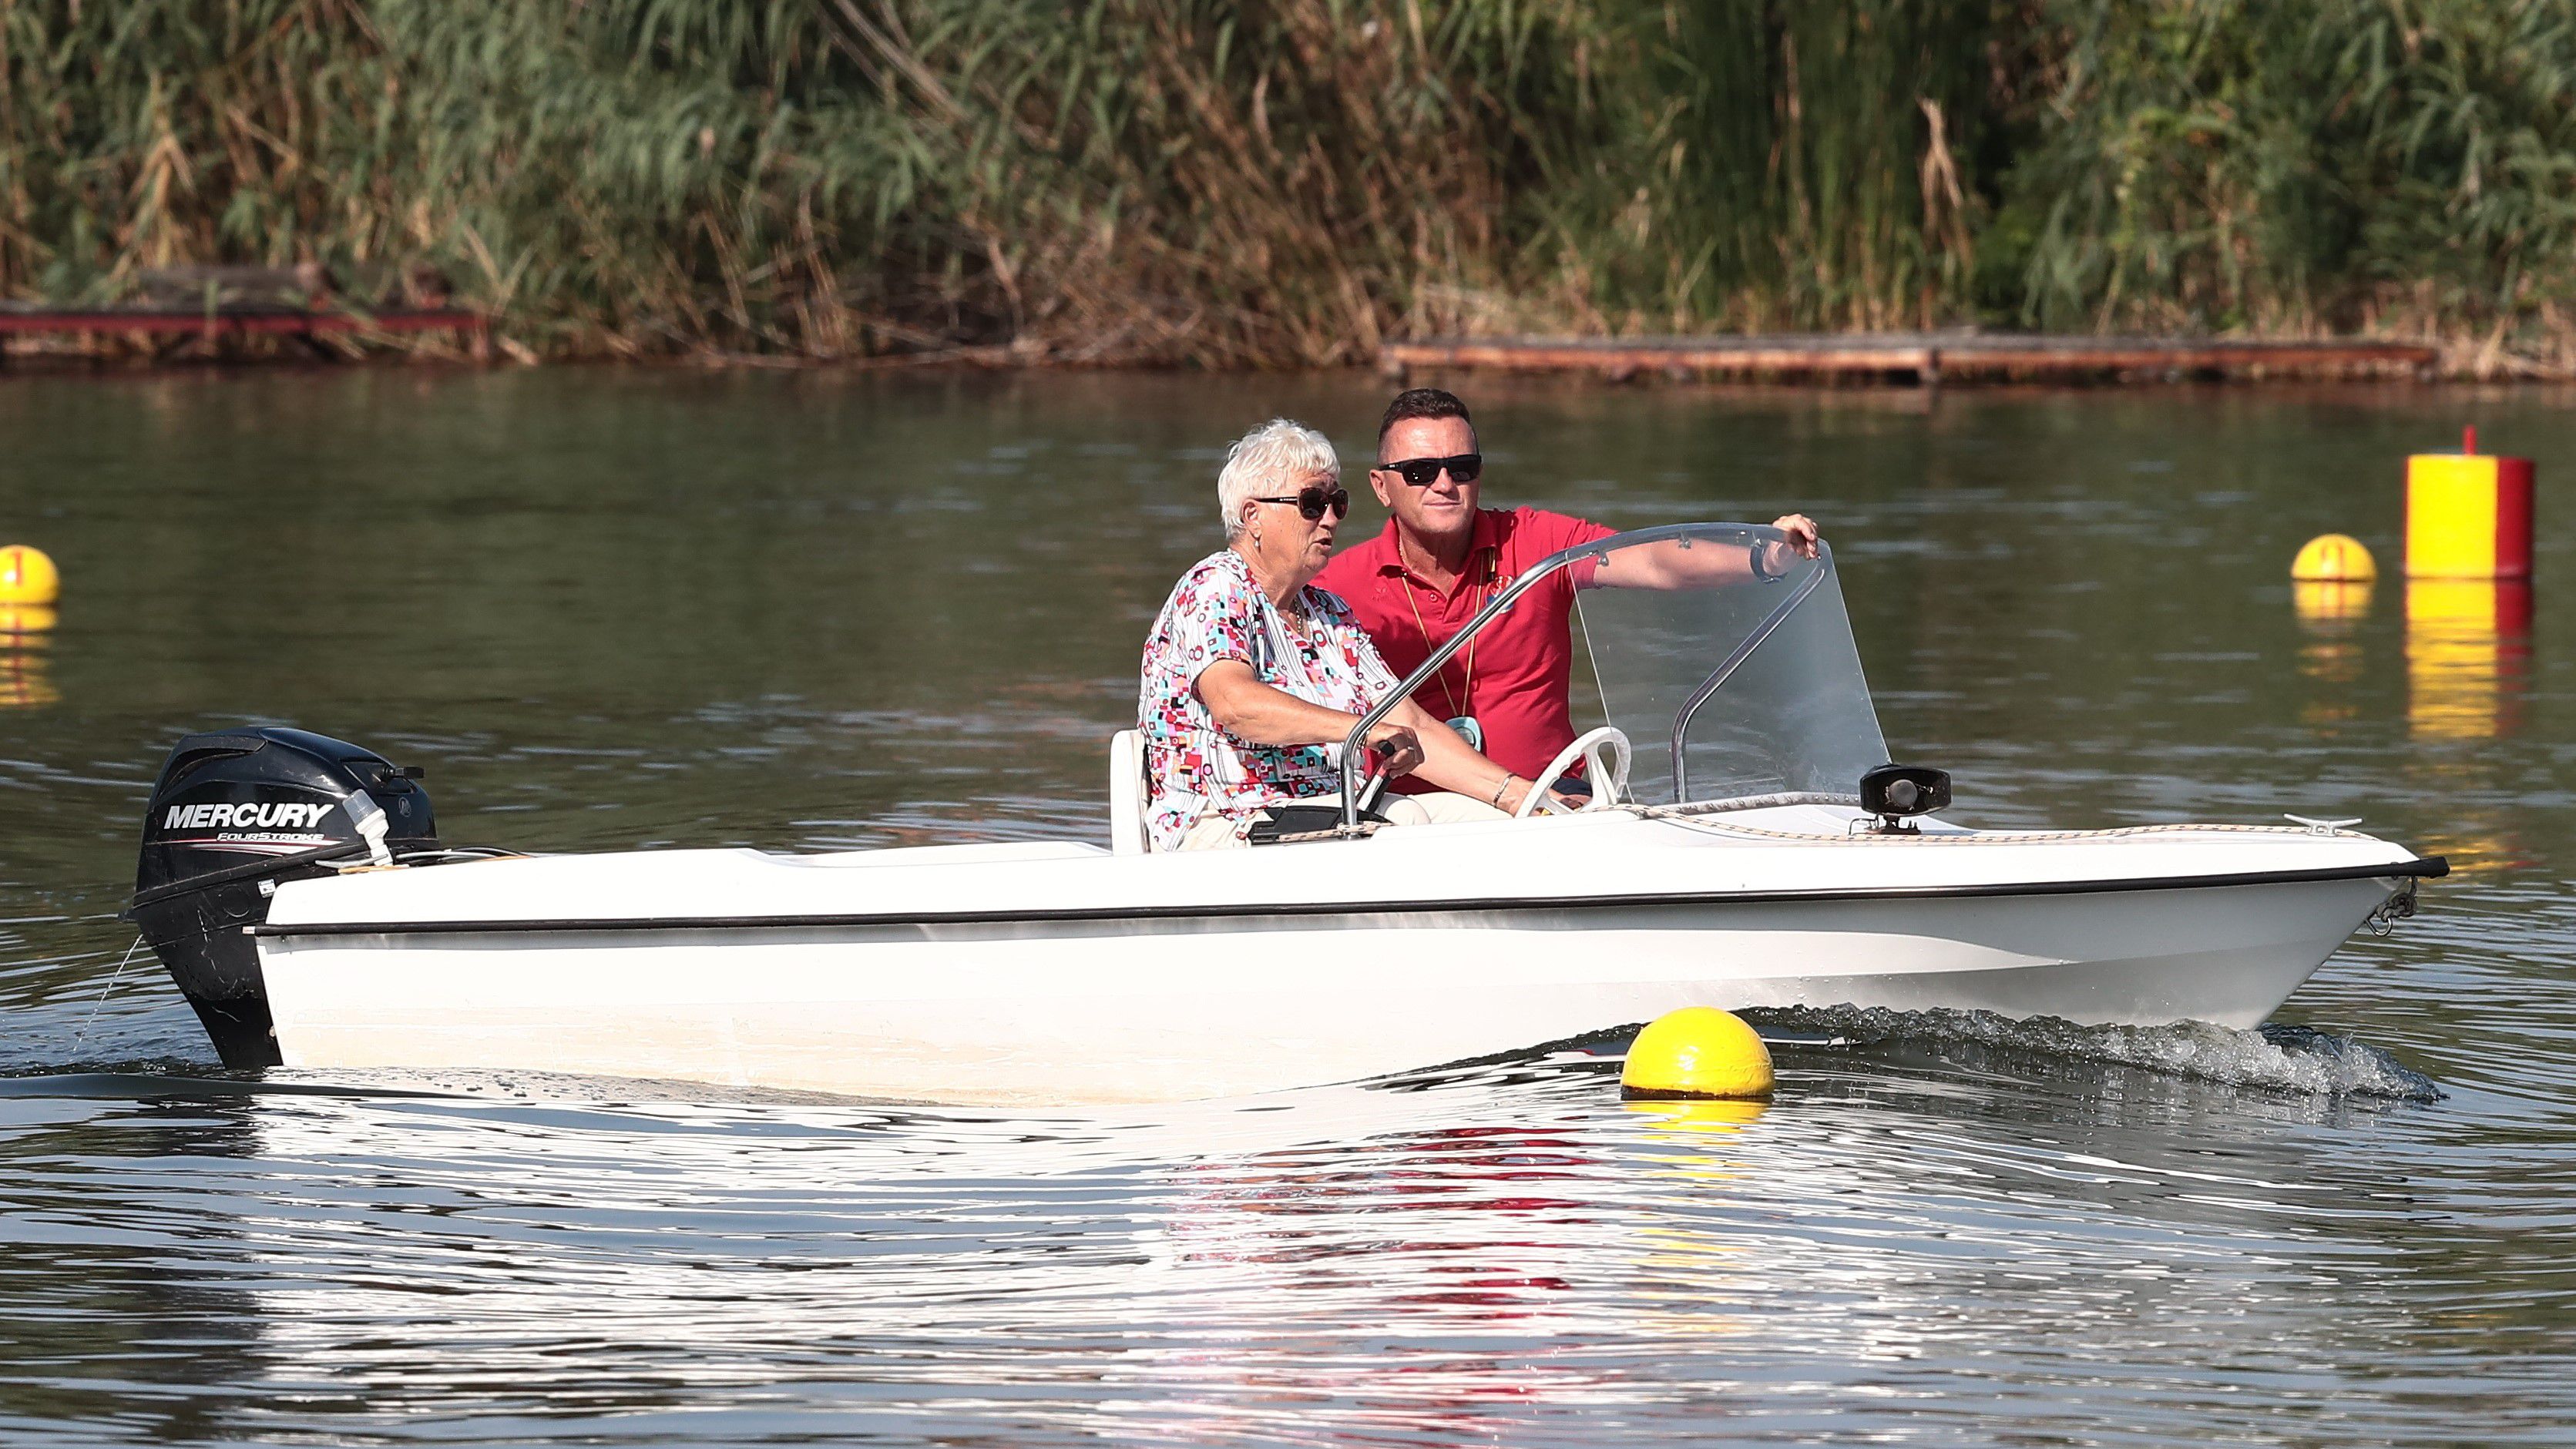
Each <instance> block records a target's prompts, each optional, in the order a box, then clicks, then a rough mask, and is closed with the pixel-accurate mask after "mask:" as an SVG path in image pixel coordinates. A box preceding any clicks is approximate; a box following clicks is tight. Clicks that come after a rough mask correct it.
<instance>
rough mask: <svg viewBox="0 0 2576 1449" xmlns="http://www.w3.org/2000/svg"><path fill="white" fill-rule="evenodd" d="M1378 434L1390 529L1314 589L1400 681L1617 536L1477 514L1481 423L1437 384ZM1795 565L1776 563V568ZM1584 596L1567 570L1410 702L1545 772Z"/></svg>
mask: <svg viewBox="0 0 2576 1449" xmlns="http://www.w3.org/2000/svg"><path fill="white" fill-rule="evenodd" d="M1377 436H1378V441H1377V456H1378V462H1377V465H1376V466H1375V467H1373V468H1371V469H1370V470H1369V488H1370V489H1371V490H1372V491H1373V492H1375V493H1376V494H1377V500H1378V502H1380V503H1383V504H1385V505H1386V509H1387V513H1388V515H1389V516H1388V518H1387V521H1386V528H1385V530H1384V531H1382V532H1381V533H1379V534H1378V535H1377V536H1376V537H1375V538H1372V539H1369V540H1367V541H1366V542H1363V543H1360V544H1357V545H1354V546H1353V547H1350V548H1347V549H1344V550H1342V551H1340V552H1337V553H1335V554H1334V555H1333V558H1332V561H1331V562H1330V563H1327V564H1325V565H1324V571H1323V573H1321V574H1320V575H1318V576H1317V577H1316V579H1315V583H1316V586H1317V587H1319V588H1324V589H1329V590H1331V591H1332V592H1333V593H1335V594H1338V595H1340V596H1341V597H1342V599H1343V600H1344V601H1345V602H1347V603H1348V604H1349V605H1350V606H1351V611H1352V612H1353V613H1354V614H1356V615H1357V616H1358V617H1359V622H1360V626H1361V627H1362V628H1364V629H1366V630H1367V631H1368V634H1369V637H1370V639H1371V640H1373V641H1374V642H1375V643H1376V644H1377V649H1378V653H1379V654H1380V655H1382V656H1384V657H1385V659H1386V664H1387V667H1388V668H1389V669H1392V670H1394V671H1395V673H1396V674H1397V676H1398V677H1402V676H1404V675H1408V674H1411V673H1412V672H1413V671H1414V670H1416V669H1418V668H1420V667H1421V666H1422V661H1423V660H1425V659H1427V658H1429V657H1430V655H1431V651H1432V650H1434V649H1436V648H1438V647H1439V646H1441V645H1442V644H1445V643H1447V642H1448V641H1449V640H1450V638H1451V637H1452V636H1454V635H1455V634H1457V632H1458V631H1459V630H1460V629H1462V628H1464V627H1465V626H1466V624H1467V621H1468V620H1470V619H1472V618H1474V617H1475V616H1476V612H1477V611H1478V610H1479V609H1482V608H1483V607H1484V606H1485V605H1486V604H1487V603H1489V602H1490V601H1491V600H1492V599H1493V597H1494V595H1496V594H1497V593H1499V592H1501V591H1502V589H1503V588H1504V586H1505V585H1507V584H1509V583H1510V582H1511V581H1512V580H1513V579H1514V578H1515V577H1517V576H1519V574H1520V573H1521V571H1522V570H1524V569H1526V568H1528V567H1529V566H1530V565H1532V564H1534V563H1537V562H1538V561H1539V560H1540V559H1543V558H1545V557H1547V556H1548V555H1549V554H1552V553H1555V552H1557V551H1558V550H1560V549H1567V548H1572V547H1574V546H1575V545H1576V544H1580V543H1588V542H1591V541H1592V540H1594V539H1598V538H1608V537H1609V536H1610V535H1611V534H1612V533H1614V532H1616V530H1614V529H1608V528H1603V527H1602V526H1601V525H1599V524H1597V523H1590V522H1587V521H1585V520H1583V519H1580V518H1570V517H1568V516H1566V515H1565V514H1562V513H1549V512H1547V511H1545V510H1544V509H1538V508H1511V509H1503V508H1479V507H1477V506H1476V504H1477V498H1478V495H1479V488H1480V480H1481V475H1482V473H1483V470H1484V460H1483V459H1482V458H1481V457H1480V456H1479V455H1478V454H1477V451H1476V428H1475V423H1474V420H1473V419H1471V418H1469V417H1468V415H1467V405H1466V404H1465V403H1462V402H1460V401H1459V400H1458V399H1457V398H1456V397H1455V396H1453V395H1451V394H1449V393H1446V392H1442V391H1441V390H1440V389H1438V388H1428V387H1423V388H1414V389H1412V390H1410V391H1407V392H1403V393H1399V394H1397V395H1396V399H1395V401H1394V402H1393V403H1392V404H1390V405H1389V406H1388V407H1387V410H1386V417H1385V419H1384V420H1383V421H1382V422H1380V423H1379V424H1378V435H1377ZM1772 526H1773V527H1775V528H1777V529H1779V530H1780V531H1781V532H1783V533H1785V534H1787V535H1789V542H1788V544H1787V545H1785V546H1784V545H1779V544H1774V545H1772V547H1773V548H1774V549H1775V550H1778V549H1782V548H1783V547H1785V548H1787V549H1790V550H1794V551H1795V552H1796V553H1798V554H1799V555H1800V556H1802V557H1806V558H1813V557H1815V556H1816V537H1817V535H1816V525H1815V523H1814V522H1813V521H1812V520H1810V519H1809V518H1807V517H1806V515H1804V514H1799V513H1791V514H1787V515H1784V516H1783V517H1781V518H1779V519H1776V520H1774V521H1773V524H1772ZM1786 564H1787V559H1786V558H1785V557H1782V558H1777V559H1774V560H1773V561H1772V562H1771V564H1770V565H1769V568H1770V570H1771V571H1774V572H1776V571H1777V570H1778V569H1780V568H1782V567H1785V566H1786ZM1731 566H1732V567H1734V568H1737V569H1740V570H1742V571H1743V572H1744V573H1745V575H1746V576H1747V577H1748V578H1750V577H1751V574H1752V569H1753V562H1752V560H1751V559H1750V557H1748V556H1744V555H1737V556H1736V557H1735V558H1734V560H1732V561H1731ZM1700 572H1701V569H1700V568H1699V567H1694V569H1693V573H1694V574H1699V573H1700ZM1644 582H1645V583H1647V584H1648V585H1649V586H1652V585H1653V584H1654V583H1656V582H1657V581H1656V580H1654V579H1647V580H1645V581H1644ZM1676 582H1678V581H1676ZM1574 588H1575V583H1574V577H1573V572H1572V571H1571V570H1568V571H1566V572H1564V573H1560V574H1558V575H1556V576H1555V577H1554V578H1552V579H1549V580H1548V581H1547V582H1546V583H1544V584H1541V585H1539V586H1538V587H1537V588H1536V589H1534V590H1532V591H1531V592H1529V593H1528V594H1524V595H1522V596H1521V599H1520V602H1519V603H1517V604H1515V605H1514V606H1513V607H1512V611H1511V612H1510V613H1508V614H1506V615H1504V616H1503V617H1501V618H1499V619H1497V620H1495V621H1494V623H1493V624H1492V626H1490V627H1489V628H1487V629H1486V630H1485V632H1484V633H1482V634H1480V635H1478V636H1477V637H1476V638H1475V639H1474V640H1473V641H1471V642H1470V643H1469V644H1468V646H1467V648H1466V649H1464V650H1462V651H1460V652H1459V653H1458V654H1457V655H1455V656H1453V657H1452V658H1451V659H1450V660H1449V662H1448V663H1447V664H1445V665H1443V666H1442V667H1441V669H1440V672H1439V673H1438V674H1435V675H1433V676H1432V677H1431V678H1430V679H1429V680H1427V681H1425V682H1424V684H1423V686H1422V688H1421V689H1420V690H1418V691H1416V692H1415V695H1414V699H1415V701H1416V702H1417V703H1419V704H1420V705H1422V707H1423V708H1425V709H1427V710H1429V711H1431V712H1432V713H1433V714H1435V715H1439V716H1442V717H1444V718H1456V717H1462V716H1463V717H1466V718H1470V719H1473V720H1474V721H1475V722H1476V728H1477V730H1478V731H1480V732H1481V733H1482V735H1483V736H1484V738H1483V741H1482V742H1481V743H1480V744H1478V746H1477V747H1478V748H1479V749H1481V750H1482V751H1483V752H1484V754H1485V756H1486V758H1488V759H1490V760H1492V761H1494V762H1495V763H1496V764H1499V765H1501V766H1502V767H1503V768H1504V769H1506V770H1509V771H1511V772H1513V773H1514V774H1516V775H1519V776H1520V777H1521V778H1523V779H1529V778H1532V777H1534V776H1535V775H1537V773H1538V772H1539V771H1541V770H1543V769H1545V768H1547V764H1548V762H1549V761H1550V760H1552V759H1554V758H1555V757H1556V753H1557V751H1559V750H1561V749H1563V748H1565V747H1566V746H1567V745H1568V744H1571V743H1572V742H1573V740H1574V716H1573V712H1572V709H1571V706H1570V705H1569V703H1568V698H1567V696H1568V687H1569V685H1570V683H1571V681H1572V677H1573V671H1574V638H1573V634H1572V631H1571V630H1570V628H1569V627H1568V619H1569V616H1570V615H1571V613H1572V610H1573V606H1574ZM1470 743H1476V741H1474V740H1472V739H1471V740H1470ZM1408 787H1411V788H1426V787H1421V786H1417V785H1415V782H1413V781H1412V780H1409V779H1408V780H1403V781H1398V782H1397V783H1396V788H1397V789H1399V790H1401V789H1406V788H1408Z"/></svg>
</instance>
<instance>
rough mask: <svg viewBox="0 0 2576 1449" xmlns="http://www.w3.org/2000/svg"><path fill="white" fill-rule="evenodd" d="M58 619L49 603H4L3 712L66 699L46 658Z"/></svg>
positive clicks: (0, 632) (0, 650) (0, 639)
mask: <svg viewBox="0 0 2576 1449" xmlns="http://www.w3.org/2000/svg"><path fill="white" fill-rule="evenodd" d="M58 618H59V616H58V615H57V614H56V613H55V612H54V610H53V608H52V607H51V606H49V605H45V604H0V709H32V708H35V707H36V706H39V705H47V704H52V703H54V702H55V701H56V700H59V699H61V698H62V694H61V693H60V691H58V690H56V689H55V688H54V685H53V681H52V679H51V678H50V677H49V671H48V669H47V667H46V656H45V645H46V644H47V642H49V640H50V638H51V636H52V634H53V629H54V625H55V623H56V622H57V620H58Z"/></svg>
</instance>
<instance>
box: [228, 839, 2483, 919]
mask: <svg viewBox="0 0 2576 1449" xmlns="http://www.w3.org/2000/svg"><path fill="white" fill-rule="evenodd" d="M2450 873H2451V866H2450V862H2449V861H2447V860H2445V859H2443V858H2442V857H2441V856H2438V855H2427V856H2418V857H2416V858H2415V859H2413V860H2409V861H2400V862H2398V863H2396V864H2394V865H2349V866H2332V867H2327V868H2325V869H2320V870H2273V871H2250V872H2246V873H2243V874H2238V875H2167V876H2137V877H2133V878H2130V879H2125V880H2087V881H2019V882H2011V883H2007V884H2000V885H1956V886H1900V887H1886V888H1862V889H1852V890H1833V889H1827V890H1806V891H1697V892H1687V893H1681V892H1676V893H1669V894H1650V895H1619V896H1544V897H1532V896H1484V897H1477V898H1473V899H1467V898H1461V899H1456V900H1436V901H1333V902H1313V901H1303V902H1277V903H1263V904H1258V905H1209V906H1072V907H1066V908H1063V909H1058V910H1025V911H959V912H951V913H944V914H933V915H921V914H899V913H893V912H885V913H877V914H868V913H857V914H840V915H815V916H626V917H601V918H595V919H591V920H579V919H569V920H521V921H372V922H370V921H347V922H344V921H329V922H315V923H313V924H310V925H274V924H272V925H259V926H250V927H245V928H244V929H246V930H248V931H249V932H250V933H251V934H252V935H255V936H272V937H291V936H489V935H504V934H514V933H518V932H539V931H544V932H556V933H567V932H586V933H601V932H620V931H743V930H795V929H800V928H801V929H811V928H814V927H818V926H820V927H831V926H992V925H1031V924H1039V923H1043V922H1048V921H1157V920H1186V919H1192V918H1200V919H1206V918H1234V919H1241V918H1245V917H1281V916H1388V915H1454V914H1457V913H1458V912H1461V911H1563V910H1633V909H1636V908H1638V907H1641V906H1733V905H1787V904H1797V903H1806V902H1833V901H1912V900H1948V899H1958V898H1972V897H1981V896H1984V897H1992V896H2072V895H2108V894H2112V893H2114V892H2124V891H2171V890H2210V889H2217V888H2221V887H2228V886H2265V885H2305V884H2310V883H2316V882H2324V881H2339V880H2373V879H2385V878H2392V877H2393V878H2404V877H2416V878H2420V879H2424V880H2438V879H2440V878H2441V877H2443V876H2446V875H2449V874H2450Z"/></svg>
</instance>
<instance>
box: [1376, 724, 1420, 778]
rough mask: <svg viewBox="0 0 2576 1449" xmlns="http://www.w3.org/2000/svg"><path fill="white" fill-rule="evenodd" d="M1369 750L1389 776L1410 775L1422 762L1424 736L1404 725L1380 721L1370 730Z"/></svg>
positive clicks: (1384, 772)
mask: <svg viewBox="0 0 2576 1449" xmlns="http://www.w3.org/2000/svg"><path fill="white" fill-rule="evenodd" d="M1368 750H1369V753H1370V754H1371V755H1374V756H1376V757H1377V762H1378V770H1379V772H1380V773H1382V774H1385V775H1388V776H1396V775H1410V774H1412V773H1413V772H1414V770H1415V769H1417V768H1419V767H1420V766H1421V764H1422V737H1421V736H1420V735H1417V734H1415V733H1414V732H1413V731H1412V730H1411V729H1410V728H1408V727H1407V726H1404V725H1400V724H1394V723H1390V722H1388V721H1384V720H1381V721H1379V722H1378V724H1377V726H1376V727H1375V728H1374V729H1371V730H1370V731H1369V737H1368Z"/></svg>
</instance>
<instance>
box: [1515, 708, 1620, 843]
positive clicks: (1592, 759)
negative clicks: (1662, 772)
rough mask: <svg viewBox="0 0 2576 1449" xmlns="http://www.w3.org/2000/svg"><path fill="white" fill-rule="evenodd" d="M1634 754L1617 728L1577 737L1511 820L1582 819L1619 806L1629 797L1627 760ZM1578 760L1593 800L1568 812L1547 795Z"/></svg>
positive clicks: (1551, 764) (1542, 775)
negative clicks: (1540, 815) (1535, 816)
mask: <svg viewBox="0 0 2576 1449" xmlns="http://www.w3.org/2000/svg"><path fill="white" fill-rule="evenodd" d="M1632 753H1633V751H1631V750H1630V749H1629V748H1628V737H1627V736H1626V735H1624V734H1622V733H1620V731H1619V728H1618V726H1616V725H1603V726H1601V727H1600V728H1599V729H1596V730H1587V731H1585V732H1584V733H1583V734H1580V735H1577V736H1576V737H1575V740H1574V743H1572V744H1570V745H1567V746H1566V747H1565V748H1564V749H1561V750H1559V751H1557V752H1556V758H1555V759H1553V760H1550V761H1548V762H1547V768H1546V769H1544V770H1541V771H1539V772H1538V778H1537V779H1535V780H1533V781H1531V782H1530V789H1529V795H1528V797H1527V798H1526V799H1524V800H1522V801H1521V808H1519V809H1518V810H1515V811H1513V812H1512V818H1513V819H1515V820H1526V819H1528V818H1529V817H1530V816H1531V815H1532V814H1535V813H1537V812H1539V811H1542V810H1544V811H1545V812H1546V813H1548V814H1550V815H1582V814H1585V813H1588V812H1590V811H1594V810H1606V809H1608V808H1609V807H1611V806H1613V805H1616V804H1618V803H1619V800H1620V797H1621V796H1623V795H1626V794H1627V793H1628V759H1629V756H1630V755H1631V754H1632ZM1576 760H1581V761H1583V762H1584V764H1583V777H1584V778H1585V779H1587V780H1590V781H1591V782H1592V798H1591V799H1589V800H1586V801H1585V802H1583V803H1582V804H1580V805H1577V806H1575V807H1574V808H1573V809H1571V810H1568V809H1565V808H1563V807H1561V806H1558V805H1555V804H1553V803H1550V802H1551V801H1553V799H1554V798H1555V797H1553V796H1551V795H1549V794H1548V793H1547V792H1548V791H1549V790H1550V789H1551V788H1553V787H1554V786H1555V784H1556V782H1557V781H1558V780H1560V779H1563V778H1564V777H1565V772H1566V771H1568V770H1571V769H1573V768H1574V762H1575V761H1576Z"/></svg>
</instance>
